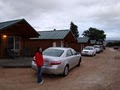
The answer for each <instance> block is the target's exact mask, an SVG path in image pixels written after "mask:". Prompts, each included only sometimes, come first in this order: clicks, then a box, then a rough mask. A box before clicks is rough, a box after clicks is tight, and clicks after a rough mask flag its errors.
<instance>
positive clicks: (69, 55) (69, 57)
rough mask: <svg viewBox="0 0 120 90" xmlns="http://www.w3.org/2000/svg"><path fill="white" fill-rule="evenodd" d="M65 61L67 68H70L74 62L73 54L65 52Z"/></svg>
mask: <svg viewBox="0 0 120 90" xmlns="http://www.w3.org/2000/svg"><path fill="white" fill-rule="evenodd" d="M66 60H67V61H68V63H69V68H72V67H73V66H74V60H73V54H72V52H71V50H67V52H66Z"/></svg>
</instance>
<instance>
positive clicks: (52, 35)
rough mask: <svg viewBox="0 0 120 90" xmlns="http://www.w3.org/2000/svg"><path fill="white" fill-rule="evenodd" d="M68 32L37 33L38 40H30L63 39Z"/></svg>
mask: <svg viewBox="0 0 120 90" xmlns="http://www.w3.org/2000/svg"><path fill="white" fill-rule="evenodd" d="M69 32H70V30H53V31H39V32H38V33H40V35H41V36H39V38H31V39H64V38H65V37H66V35H67V34H68V33H69Z"/></svg>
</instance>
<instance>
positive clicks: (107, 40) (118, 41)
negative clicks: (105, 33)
mask: <svg viewBox="0 0 120 90" xmlns="http://www.w3.org/2000/svg"><path fill="white" fill-rule="evenodd" d="M105 42H106V43H108V42H120V40H105Z"/></svg>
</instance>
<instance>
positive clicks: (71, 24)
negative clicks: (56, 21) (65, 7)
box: [70, 22, 79, 38]
mask: <svg viewBox="0 0 120 90" xmlns="http://www.w3.org/2000/svg"><path fill="white" fill-rule="evenodd" d="M70 30H71V31H72V33H73V35H74V37H75V38H78V37H79V32H78V26H77V25H75V24H74V23H73V22H71V23H70Z"/></svg>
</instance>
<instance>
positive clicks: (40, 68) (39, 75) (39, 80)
mask: <svg viewBox="0 0 120 90" xmlns="http://www.w3.org/2000/svg"><path fill="white" fill-rule="evenodd" d="M40 82H42V67H38V83H40Z"/></svg>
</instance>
